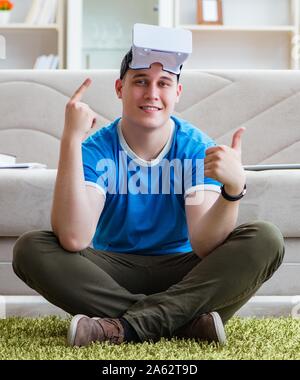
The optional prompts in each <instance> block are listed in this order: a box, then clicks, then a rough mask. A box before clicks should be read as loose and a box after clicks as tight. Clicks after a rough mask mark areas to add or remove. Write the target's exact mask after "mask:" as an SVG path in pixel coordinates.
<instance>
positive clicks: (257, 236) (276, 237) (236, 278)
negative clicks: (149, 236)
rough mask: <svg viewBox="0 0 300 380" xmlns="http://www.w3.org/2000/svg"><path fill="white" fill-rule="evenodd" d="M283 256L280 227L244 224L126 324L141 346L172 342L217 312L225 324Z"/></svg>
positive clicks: (131, 313) (134, 309)
mask: <svg viewBox="0 0 300 380" xmlns="http://www.w3.org/2000/svg"><path fill="white" fill-rule="evenodd" d="M283 256H284V240H283V237H282V234H281V232H280V231H279V229H278V228H277V227H276V226H274V225H273V224H271V223H269V222H265V221H257V222H254V223H247V224H243V225H241V226H239V227H237V228H236V229H234V231H233V232H232V233H231V234H230V235H229V236H228V238H227V239H226V240H225V242H224V243H223V244H222V245H220V246H219V247H217V248H216V249H215V250H214V251H212V252H211V253H210V254H209V255H208V256H207V257H206V258H204V259H203V260H202V261H201V262H200V263H198V264H197V265H195V267H194V268H193V269H192V270H191V271H190V272H189V273H188V274H187V275H186V276H185V277H184V278H183V279H182V280H181V281H179V282H178V283H177V284H175V285H173V286H171V287H170V288H169V289H167V290H166V291H165V292H161V293H157V294H153V295H149V296H148V297H146V298H144V299H142V300H141V301H139V302H137V303H135V304H134V305H132V306H131V307H130V308H129V309H128V310H127V312H126V313H125V314H124V315H123V318H125V319H126V320H127V321H128V322H129V323H130V324H131V325H132V326H133V327H134V329H135V330H136V332H137V334H138V335H139V337H140V338H141V340H150V339H151V340H154V341H155V340H157V339H159V337H161V336H165V337H170V336H172V334H173V332H174V331H175V330H176V329H177V328H179V327H180V326H182V325H184V324H186V323H187V322H189V321H190V320H192V319H193V318H195V317H196V316H197V315H200V314H202V313H205V312H210V311H218V312H219V313H220V315H221V318H222V320H223V321H224V322H226V321H227V320H228V319H229V318H230V317H231V316H232V315H233V314H234V313H235V312H236V311H237V310H238V309H239V308H241V307H242V305H243V304H244V303H246V302H247V301H248V299H249V298H250V297H251V296H252V295H253V294H254V293H255V292H256V291H257V290H258V288H259V287H260V286H261V285H262V284H263V283H264V282H265V281H266V280H267V279H269V278H270V277H271V276H272V274H273V273H274V272H275V271H276V269H277V268H278V267H279V266H280V264H281V262H282V260H283ZM167 270H168V269H167V268H166V275H167Z"/></svg>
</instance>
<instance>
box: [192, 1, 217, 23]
mask: <svg viewBox="0 0 300 380" xmlns="http://www.w3.org/2000/svg"><path fill="white" fill-rule="evenodd" d="M197 22H198V24H202V25H222V24H223V9H222V0H198V3H197Z"/></svg>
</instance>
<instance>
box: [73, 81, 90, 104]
mask: <svg viewBox="0 0 300 380" xmlns="http://www.w3.org/2000/svg"><path fill="white" fill-rule="evenodd" d="M91 83H92V81H91V79H90V78H88V79H86V80H85V81H84V82H83V83H82V85H81V86H80V87H79V88H78V89H77V90H76V91H75V93H74V95H73V96H72V97H71V101H72V102H80V100H81V98H82V96H83V94H84V93H85V91H86V90H87V89H88V88H89V86H90V84H91Z"/></svg>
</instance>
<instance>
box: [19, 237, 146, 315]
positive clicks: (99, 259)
mask: <svg viewBox="0 0 300 380" xmlns="http://www.w3.org/2000/svg"><path fill="white" fill-rule="evenodd" d="M120 256H121V255H117V254H116V255H115V254H113V253H106V252H102V251H96V250H93V249H92V248H87V249H85V250H83V251H80V252H77V253H73V252H69V251H66V250H65V249H64V248H63V247H62V246H61V245H60V244H59V241H58V239H57V237H56V236H55V235H54V234H53V232H51V231H31V232H28V233H25V234H23V235H22V236H20V237H19V239H18V240H17V241H16V243H15V245H14V249H13V269H14V271H15V273H16V274H17V276H18V277H19V278H21V280H23V281H24V282H25V283H26V284H27V285H28V286H29V287H31V288H33V289H35V290H36V291H37V292H38V293H40V294H41V295H42V296H43V297H44V298H46V299H47V300H48V301H49V302H51V303H52V304H54V305H56V306H58V307H60V308H62V309H63V310H65V311H67V312H68V313H70V314H73V315H74V314H86V315H89V316H98V317H120V316H121V315H123V314H124V312H125V311H126V310H127V309H128V308H129V307H130V306H132V305H133V304H134V303H135V302H137V301H139V300H141V299H143V298H145V297H146V295H145V294H142V293H140V294H138V293H137V291H136V292H135V293H136V294H133V293H132V292H131V291H129V290H127V289H126V286H127V288H128V289H134V288H136V290H138V288H140V289H141V288H142V287H143V284H141V280H140V278H143V277H145V276H143V271H144V270H145V268H144V266H143V265H140V264H139V262H137V263H135V262H134V260H132V261H131V262H130V264H128V259H127V256H126V255H124V256H123V257H124V258H122V257H120ZM138 259H139V258H138V257H137V258H136V261H137V260H138ZM135 273H136V277H134V274H135ZM116 279H118V280H119V282H117V280H116ZM120 283H121V284H122V285H123V286H122V285H120ZM139 285H140V286H139Z"/></svg>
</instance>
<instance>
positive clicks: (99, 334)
mask: <svg viewBox="0 0 300 380" xmlns="http://www.w3.org/2000/svg"><path fill="white" fill-rule="evenodd" d="M67 341H68V345H69V346H78V347H82V346H88V345H89V344H90V343H92V342H104V341H109V342H110V343H114V344H121V343H122V342H123V341H124V329H123V326H122V324H121V322H120V321H119V320H118V319H113V318H89V317H87V316H86V315H81V314H78V315H75V316H74V317H73V318H72V321H71V324H70V327H69V331H68V338H67Z"/></svg>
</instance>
